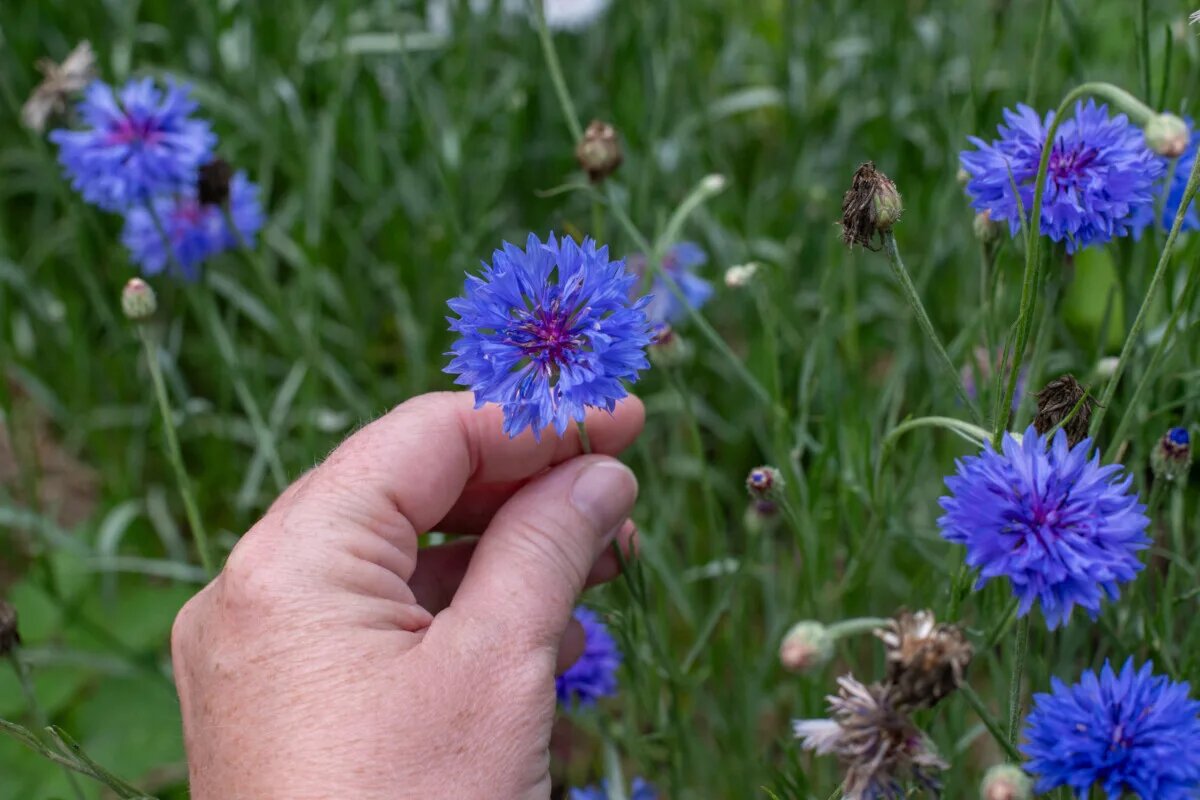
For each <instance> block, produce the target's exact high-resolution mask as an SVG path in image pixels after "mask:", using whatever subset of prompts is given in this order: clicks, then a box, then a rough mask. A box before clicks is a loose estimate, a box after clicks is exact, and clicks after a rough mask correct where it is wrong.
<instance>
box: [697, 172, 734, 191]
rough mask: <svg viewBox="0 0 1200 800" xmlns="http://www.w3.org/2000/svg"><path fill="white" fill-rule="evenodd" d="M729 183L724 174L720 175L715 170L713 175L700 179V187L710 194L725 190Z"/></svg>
mask: <svg viewBox="0 0 1200 800" xmlns="http://www.w3.org/2000/svg"><path fill="white" fill-rule="evenodd" d="M727 184H728V181H727V180H726V179H725V176H724V175H719V174H717V173H715V172H714V173H712V174H711V175H705V176H704V179H703V180H701V181H700V188H701V189H703V190H704V191H705V192H707V193H709V194H716V193H717V192H723V191H725V186H726V185H727Z"/></svg>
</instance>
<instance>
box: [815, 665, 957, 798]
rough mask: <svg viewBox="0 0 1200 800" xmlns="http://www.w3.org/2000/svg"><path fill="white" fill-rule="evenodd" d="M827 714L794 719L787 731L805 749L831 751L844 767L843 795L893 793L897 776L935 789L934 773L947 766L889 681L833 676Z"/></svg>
mask: <svg viewBox="0 0 1200 800" xmlns="http://www.w3.org/2000/svg"><path fill="white" fill-rule="evenodd" d="M827 699H828V701H829V718H828V719H798V720H795V721H794V722H793V723H792V732H793V733H794V734H795V736H796V738H797V739H800V740H801V746H802V747H804V749H805V750H813V751H815V752H816V753H817V754H818V755H833V756H837V758H838V761H840V762H841V764H842V767H843V769H845V772H846V778H845V782H844V783H843V784H842V797H843V798H844V800H870V798H877V797H894V796H896V794H895V792H894V789H895V787H896V785H897V784H898V783H900V782H914V783H916V784H918V785H919V786H921V787H922V788H923V789H925V790H926V792H927V795H922V796H934V797H936V796H937V795H938V792H939V790H940V786H939V781H938V773H939V772H940V771H941V770H944V769H946V767H947V766H948V765H947V764H946V762H945V761H943V760H942V759H941V758H940V757H939V756H938V754H937V751H936V750H935V749H934V747H933V744H932V743H931V742H930V741H929V739H928V737H926V736H925V734H924V733H922V732H921V730H920V728H918V727H917V726H916V725H914V724H913V722H912V720H911V719H909V716H908V714H907V712H906V711H905V710H904V709H902V708H900V707H899V706H897V704H896V702H895V697H894V693H893V690H892V687H890V686H885V685H882V684H878V683H873V684H871V685H870V686H865V685H863V684H862V683H859V682H858V681H856V680H855V679H854V676H852V675H843V676H842V677H840V678H838V693H837V694H836V695H830V696H829V697H828V698H827Z"/></svg>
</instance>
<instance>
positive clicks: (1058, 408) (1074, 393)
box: [1033, 373, 1095, 447]
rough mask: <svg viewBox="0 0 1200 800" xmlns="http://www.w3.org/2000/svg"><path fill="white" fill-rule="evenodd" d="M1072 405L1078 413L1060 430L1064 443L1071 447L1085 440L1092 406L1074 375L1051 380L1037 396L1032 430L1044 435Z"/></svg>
mask: <svg viewBox="0 0 1200 800" xmlns="http://www.w3.org/2000/svg"><path fill="white" fill-rule="evenodd" d="M1080 400H1082V401H1083V402H1082V404H1080ZM1076 405H1079V410H1078V411H1076V412H1075V416H1073V417H1071V419H1070V420H1069V421H1068V422H1067V424H1065V425H1063V430H1064V431H1066V432H1067V444H1069V445H1071V446H1072V447H1074V446H1075V445H1077V444H1079V442H1081V441H1083V440H1084V439H1086V438H1087V435H1088V426H1090V425H1091V423H1092V408H1093V407H1094V406H1095V403H1094V402H1093V401H1092V399H1091V397H1089V396H1088V394H1087V390H1086V389H1084V388H1083V386H1081V385H1080V383H1079V381H1077V380H1075V376H1074V375H1071V374H1069V373H1068V374H1066V375H1063V376H1062V377H1060V378H1055V379H1054V380H1052V381H1050V382H1049V383H1047V384H1046V386H1045V387H1044V388H1043V389H1042V390H1041V391H1040V392H1038V393H1037V416H1035V417H1034V418H1033V427H1034V428H1036V429H1037V432H1038V433H1040V434H1044V433H1046V432H1047V431H1049V430H1050V429H1052V428H1053V427H1054V426H1056V425H1058V424H1059V423H1060V422H1062V421H1063V420H1064V419H1066V417H1067V415H1068V414H1070V413H1071V411H1072V410H1073V409H1074V408H1075V406H1076Z"/></svg>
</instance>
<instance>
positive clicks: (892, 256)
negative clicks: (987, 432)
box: [883, 231, 982, 423]
mask: <svg viewBox="0 0 1200 800" xmlns="http://www.w3.org/2000/svg"><path fill="white" fill-rule="evenodd" d="M883 247H884V249H885V250H887V254H888V263H889V264H891V266H892V274H894V275H895V276H896V280H897V282H899V284H900V288H901V290H902V291H903V293H904V298H905V299H906V300H908V304H909V305H910V306H912V310H913V313H915V314H916V315H917V322H918V323H919V324H920V326H921V330H923V331H924V332H925V335H926V336H927V337H928V338H929V341H930V342H931V343H932V344H933V349H934V350H935V351H937V354H938V357H939V358H940V359H941V361H942V365H943V366H944V367H945V368H946V372H947V373H948V374H949V375H950V379H951V380H952V381H953V382H954V389H955V391H957V392H958V396H959V398H960V399H961V400H962V402H963V405H964V406H966V408H967V411H968V412H969V413H970V415H971V419H972V420H974V421H975V422H977V423H978V422H982V420H981V419H980V417H979V412H978V411H976V410H975V403H974V402H973V401H972V400H971V396H970V395H969V394H967V387H966V386H964V385H963V382H962V375H960V374H959V372H958V367H956V366H955V365H954V362H953V361H952V360H950V354H949V353H947V352H946V347H945V345H943V344H942V340H941V338H940V337H939V336H938V334H937V331H936V330H934V328H933V322H932V321H931V320H930V319H929V314H928V313H926V311H925V305H924V304H923V303H922V302H921V295H920V294H919V293H918V292H917V287H916V286H915V285H913V282H912V278H911V277H910V276H909V274H908V270H907V269H905V268H904V262H903V261H902V260H901V259H900V249H899V248H898V247H897V246H896V237H895V236H894V235H893V234H892V232H891V231H884V232H883Z"/></svg>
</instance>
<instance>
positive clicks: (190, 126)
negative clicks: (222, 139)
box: [50, 78, 217, 211]
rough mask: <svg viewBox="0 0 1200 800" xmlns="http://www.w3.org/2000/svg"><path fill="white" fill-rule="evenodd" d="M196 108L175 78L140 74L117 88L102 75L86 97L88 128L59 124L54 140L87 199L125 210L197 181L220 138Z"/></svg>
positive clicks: (74, 183)
mask: <svg viewBox="0 0 1200 800" xmlns="http://www.w3.org/2000/svg"><path fill="white" fill-rule="evenodd" d="M195 110H196V102H195V101H194V100H192V99H191V98H190V97H189V96H188V90H187V88H186V87H182V86H178V85H176V84H175V83H168V84H167V89H166V91H165V92H163V91H162V90H160V89H159V88H158V87H157V86H156V85H155V83H154V81H153V80H151V79H150V78H142V79H135V80H132V81H130V82H129V83H127V84H125V86H124V88H122V89H121V90H120V92H119V93H117V92H114V91H113V88H112V87H111V86H109V85H108V84H107V83H104V82H102V81H96V82H94V83H92V84H91V85H90V86H88V88H87V91H86V93H85V95H84V99H83V100H82V102H80V104H79V114H80V116H81V117H82V118H83V120H84V122H85V123H86V124H87V128H86V129H84V130H79V131H73V130H66V129H59V130H55V131H51V133H50V141H52V142H54V143H55V144H57V145H58V147H59V151H58V159H59V161H60V162H61V163H62V165H63V167H64V169H65V170H66V172H67V174H68V175H69V176H70V177H71V185H72V186H74V187H75V189H76V190H78V191H79V192H80V193H81V194H82V195H83V199H84V200H87V201H88V202H89V203H94V204H95V205H97V206H99V207H100V208H103V209H105V210H107V211H123V210H125V209H127V208H130V207H131V206H135V205H140V204H143V203H145V202H147V201H148V200H149V199H150V198H151V197H153V196H155V195H158V194H162V193H169V192H173V191H176V190H179V189H181V188H183V187H185V186H188V185H190V184H192V183H193V182H194V181H195V180H196V170H197V168H199V166H200V165H201V164H203V163H204V162H205V161H207V160H208V158H209V155H210V154H211V152H212V149H213V147H214V146H215V145H216V141H217V137H216V136H215V135H214V134H213V133H212V131H211V130H210V128H209V124H208V123H207V122H205V121H204V120H198V119H193V118H192V116H191V115H192V112H193V111H195Z"/></svg>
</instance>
